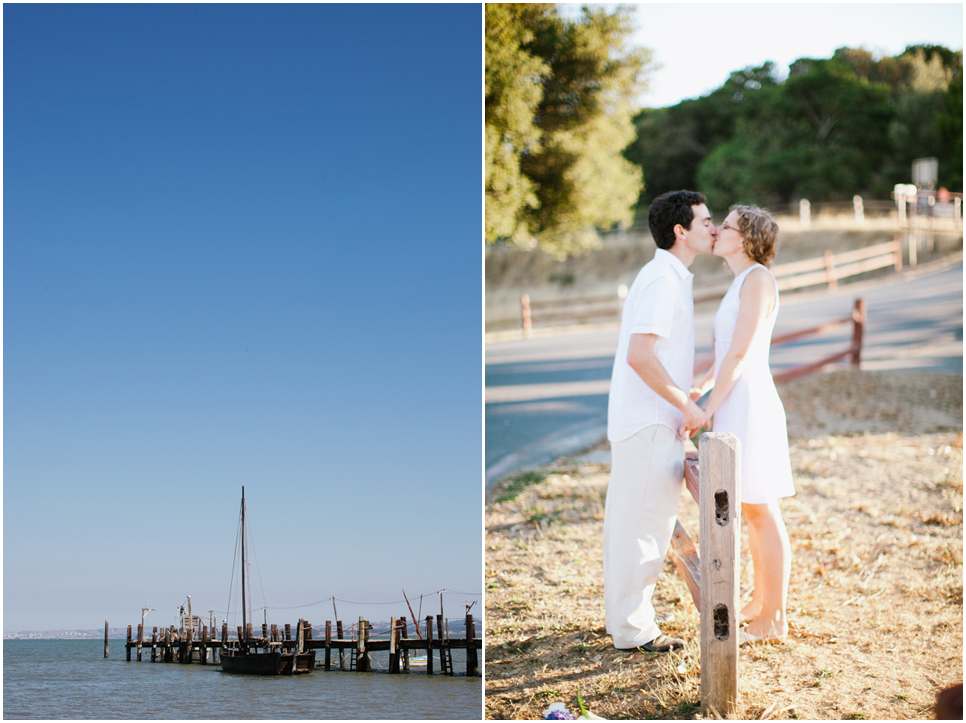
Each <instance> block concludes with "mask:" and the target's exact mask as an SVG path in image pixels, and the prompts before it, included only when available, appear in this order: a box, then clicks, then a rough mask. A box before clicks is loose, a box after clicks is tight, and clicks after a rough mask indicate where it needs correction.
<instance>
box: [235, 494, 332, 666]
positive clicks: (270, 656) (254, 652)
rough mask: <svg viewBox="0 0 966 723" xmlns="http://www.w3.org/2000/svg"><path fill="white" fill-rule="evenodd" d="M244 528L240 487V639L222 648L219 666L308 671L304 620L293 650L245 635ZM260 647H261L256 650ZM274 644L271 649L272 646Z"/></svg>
mask: <svg viewBox="0 0 966 723" xmlns="http://www.w3.org/2000/svg"><path fill="white" fill-rule="evenodd" d="M245 534H246V530H245V488H244V487H242V500H241V549H242V552H241V588H242V627H241V629H242V639H241V640H237V641H234V642H233V643H229V644H228V645H226V646H225V648H223V649H222V651H221V669H222V670H224V671H227V672H229V673H247V674H248V675H298V674H301V673H311V672H312V670H313V669H314V668H315V651H314V650H308V651H306V650H305V628H306V625H307V624H306V622H305V621H304V620H299V624H298V628H297V635H296V637H295V650H294V651H293V652H288V651H286V650H284V649H283V647H282V643H281V642H271V641H268V640H265V639H264V638H254V637H252V638H249V637H248V621H249V620H250V619H251V611H250V610H247V609H246V608H247V606H246V600H247V599H248V598H247V596H246V592H247V591H246V586H245V570H246V564H247V550H246V547H247V541H246V537H245ZM259 648H261V650H259ZM273 648H274V649H273Z"/></svg>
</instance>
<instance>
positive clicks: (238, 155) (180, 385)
mask: <svg viewBox="0 0 966 723" xmlns="http://www.w3.org/2000/svg"><path fill="white" fill-rule="evenodd" d="M3 20H4V23H3V28H4V55H3V60H4V76H3V83H4V98H3V100H4V135H3V141H4V143H3V152H4V176H3V181H4V186H3V189H4V196H3V201H4V206H3V209H4V219H3V221H4V228H3V231H4V238H3V241H4V244H3V252H4V296H3V302H4V338H3V341H4V346H3V351H4V358H3V361H4V367H3V368H4V379H3V381H4V387H3V390H4V393H5V396H4V407H3V422H4V477H3V482H4V485H3V503H4V504H3V513H4V514H3V525H4V526H3V534H4V539H3V542H4V558H3V565H4V570H3V575H4V579H3V582H4V588H3V590H4V596H3V629H4V631H17V630H28V629H56V628H98V627H102V626H103V624H104V620H105V619H107V620H109V621H110V623H111V625H112V627H113V626H115V625H116V626H123V625H127V624H130V623H137V622H139V620H140V610H141V607H142V606H148V607H152V608H155V609H157V611H158V612H155V613H151V615H150V616H149V617H148V619H147V622H148V624H149V625H169V624H171V623H172V622H174V619H173V616H174V615H175V613H176V611H177V607H178V605H180V604H181V602H182V601H183V600H184V598H185V596H186V595H189V594H190V595H192V600H193V604H194V608H195V610H196V611H199V610H200V611H202V614H204V615H207V611H208V610H211V609H213V610H216V611H224V610H225V608H226V606H227V603H228V587H229V583H230V580H231V574H232V560H233V549H234V543H235V534H236V528H237V514H238V506H239V496H240V489H241V486H242V485H245V487H246V497H247V501H248V510H249V517H250V521H251V526H252V532H253V536H254V543H255V546H256V552H257V560H258V571H259V572H260V578H261V584H260V587H261V588H263V589H264V592H265V600H264V604H267V605H268V606H269V607H270V608H276V610H275V611H272V610H271V609H270V611H269V615H270V618H271V621H272V622H277V623H285V622H292V623H294V622H295V621H296V620H297V619H298V617H305V618H307V619H309V620H311V621H313V622H315V621H320V622H324V620H325V619H331V618H332V606H331V603H328V602H327V603H326V604H324V605H316V606H313V607H300V608H297V609H291V610H280V609H278V608H283V607H291V606H297V605H304V604H307V603H312V602H316V601H319V600H325V599H327V598H329V597H331V596H335V597H337V598H339V599H340V600H350V601H359V602H367V603H369V602H386V601H395V600H401V598H402V596H401V590H402V588H405V589H406V592H407V593H409V594H410V596H413V595H415V596H417V597H418V595H419V593H431V592H434V591H436V590H439V589H440V588H446V589H447V590H454V591H458V592H456V593H454V594H452V595H447V596H446V598H445V600H446V606H447V611H446V612H447V615H453V616H454V617H458V616H459V615H460V614H461V613H462V610H463V604H464V601H468V600H473V599H478V600H479V599H480V595H479V593H480V592H481V588H482V585H481V578H482V533H481V519H482V513H481V499H482V492H481V489H482V488H481V469H482V443H481V439H482V413H481V393H480V389H481V381H480V379H481V358H482V343H481V332H480V323H481V322H480V319H481V316H482V312H481V307H482V303H481V287H480V284H481V281H480V279H481V273H480V268H481V266H480V264H481V262H480V246H479V243H480V242H479V234H480V228H481V225H482V224H481V221H482V204H481V196H480V190H479V189H480V185H479V184H480V179H481V148H482V145H481V133H480V128H481V123H480V118H481V111H482V100H481V96H482V94H481V75H482V73H481V58H482V52H481V51H482V9H481V8H480V7H479V6H474V5H455V6H453V5H449V6H447V5H420V6H400V5H378V6H365V5H349V6H346V5H72V4H68V5H28V4H22V5H21V4H15V5H5V6H4V8H3ZM256 582H257V581H256ZM236 584H237V583H236ZM465 593H470V594H465ZM473 593H475V594H473ZM434 600H436V601H437V602H435V603H434V604H435V605H436V606H437V607H438V598H434ZM261 604H263V603H262V601H261V594H260V588H259V587H256V592H255V605H256V606H259V605H261ZM337 604H338V606H339V614H340V617H341V618H343V619H344V620H352V619H354V618H355V619H357V618H358V616H359V615H360V614H364V615H366V616H367V617H368V618H370V619H387V618H388V617H389V616H390V615H401V614H406V613H405V606H404V605H402V606H399V605H390V606H373V605H368V606H354V605H350V604H349V603H344V602H338V603H337ZM428 605H429V603H425V604H424V613H423V614H424V615H425V614H426V609H427V606H428ZM481 605H482V601H481V602H480V603H479V604H478V605H477V606H476V608H475V611H477V612H478V611H479V610H480V607H481ZM435 611H436V609H435V608H433V609H432V610H430V612H435ZM257 617H258V619H259V620H260V619H261V615H260V614H259V615H258V616H257Z"/></svg>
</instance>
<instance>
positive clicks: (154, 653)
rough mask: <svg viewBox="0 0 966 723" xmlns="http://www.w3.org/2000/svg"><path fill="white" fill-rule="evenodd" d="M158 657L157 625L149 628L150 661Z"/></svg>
mask: <svg viewBox="0 0 966 723" xmlns="http://www.w3.org/2000/svg"><path fill="white" fill-rule="evenodd" d="M157 659H158V626H157V625H155V626H154V628H152V629H151V662H152V663H153V662H155V661H156V660H157Z"/></svg>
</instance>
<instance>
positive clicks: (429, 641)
mask: <svg viewBox="0 0 966 723" xmlns="http://www.w3.org/2000/svg"><path fill="white" fill-rule="evenodd" d="M426 674H427V675H432V674H433V616H432V615H427V616H426Z"/></svg>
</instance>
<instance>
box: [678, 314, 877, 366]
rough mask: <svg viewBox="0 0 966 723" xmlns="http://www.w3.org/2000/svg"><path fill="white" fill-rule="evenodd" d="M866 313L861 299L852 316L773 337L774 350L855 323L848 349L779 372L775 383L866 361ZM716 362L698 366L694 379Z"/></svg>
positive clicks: (704, 361)
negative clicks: (845, 361)
mask: <svg viewBox="0 0 966 723" xmlns="http://www.w3.org/2000/svg"><path fill="white" fill-rule="evenodd" d="M866 312H867V309H866V305H865V299H864V298H862V297H861V296H860V297H858V298H856V299H855V301H854V302H853V304H852V313H851V314H849V315H848V316H843V317H840V318H838V319H833V320H832V321H827V322H825V323H824V324H819V325H818V326H813V327H810V328H808V329H801V330H799V331H792V332H789V333H788V334H782V335H781V336H776V337H772V340H771V345H772V348H774V347H776V346H781V345H783V344H788V343H789V342H792V341H796V340H798V339H801V338H802V337H805V336H811V335H812V334H821V333H822V332H824V331H828V330H830V329H835V328H837V327H839V326H842V325H843V324H848V323H849V322H851V323H852V339H851V340H850V342H849V346H848V348H846V349H844V350H842V351H837V352H835V353H834V354H830V355H829V356H827V357H824V358H822V359H819V360H818V361H815V362H809V363H808V364H802V365H800V366H796V367H792V368H791V369H785V370H784V371H781V372H778V373H777V374H774V375H773V378H774V380H775V383H776V384H781V383H782V382H787V381H791V380H792V379H797V378H798V377H801V376H805V375H806V374H811V373H812V372H817V371H818V370H819V369H821V368H822V367H824V366H825V365H827V364H832V363H834V362H837V361H840V360H842V359H845V358H846V357H848V358H849V361H850V362H851V364H852V366H853V367H856V368H858V367H859V365H860V364H861V362H862V339H863V335H864V330H865V323H866ZM713 363H714V357H713V356H707V357H705V358H704V359H702V360H700V361H698V362H697V363H695V365H694V376H695V377H698V376H701V375H703V374H704V373H705V372H706V371H708V369H709V368H710V367H711V365H712V364H713Z"/></svg>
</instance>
